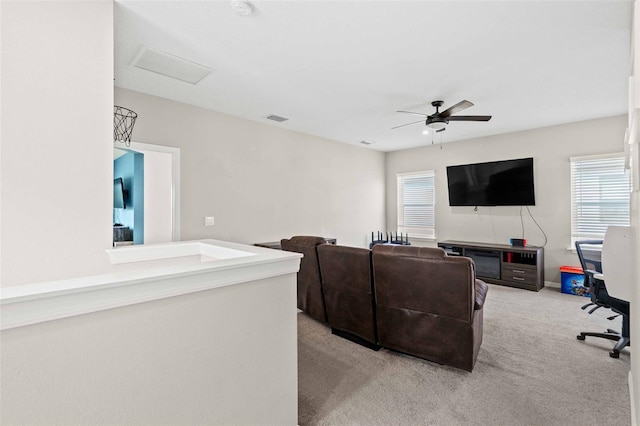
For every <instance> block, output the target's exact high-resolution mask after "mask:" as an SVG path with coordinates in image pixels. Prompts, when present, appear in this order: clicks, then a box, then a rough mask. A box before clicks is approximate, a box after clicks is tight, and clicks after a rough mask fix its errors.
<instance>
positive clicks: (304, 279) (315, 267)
mask: <svg viewBox="0 0 640 426" xmlns="http://www.w3.org/2000/svg"><path fill="white" fill-rule="evenodd" d="M326 242H327V241H326V240H325V239H324V238H322V237H311V236H295V237H291V238H290V239H283V240H280V245H281V246H282V250H286V251H293V252H297V253H302V254H303V255H304V257H303V258H302V259H301V260H300V270H299V271H298V309H300V310H302V311H304V312H306V313H307V314H308V315H309V316H311V317H312V318H314V319H315V320H317V321H321V322H324V323H326V322H327V311H326V307H325V303H324V295H323V293H322V279H321V277H320V266H319V264H318V252H317V250H316V249H317V246H318V245H320V244H325V243H326Z"/></svg>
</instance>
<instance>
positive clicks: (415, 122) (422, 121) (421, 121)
mask: <svg viewBox="0 0 640 426" xmlns="http://www.w3.org/2000/svg"><path fill="white" fill-rule="evenodd" d="M417 123H424V120H420V121H414V122H413V123H407V124H401V125H399V126H396V127H392V128H391V130H393V129H397V128H399V127H404V126H410V125H412V124H417Z"/></svg>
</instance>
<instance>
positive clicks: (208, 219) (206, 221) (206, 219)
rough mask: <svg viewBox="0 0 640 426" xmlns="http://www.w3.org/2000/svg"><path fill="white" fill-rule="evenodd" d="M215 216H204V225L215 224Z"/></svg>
mask: <svg viewBox="0 0 640 426" xmlns="http://www.w3.org/2000/svg"><path fill="white" fill-rule="evenodd" d="M213 224H214V221H213V216H205V217H204V226H213Z"/></svg>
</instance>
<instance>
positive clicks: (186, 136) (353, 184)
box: [115, 88, 386, 247]
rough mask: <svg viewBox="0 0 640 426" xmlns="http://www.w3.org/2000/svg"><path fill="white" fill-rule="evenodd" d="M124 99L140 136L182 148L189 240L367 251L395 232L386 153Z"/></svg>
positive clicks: (120, 94) (156, 101) (174, 105)
mask: <svg viewBox="0 0 640 426" xmlns="http://www.w3.org/2000/svg"><path fill="white" fill-rule="evenodd" d="M115 99H116V103H117V104H118V105H122V106H124V107H127V108H130V109H133V110H134V111H136V113H138V119H137V121H136V127H135V129H134V131H133V136H132V139H133V140H134V141H136V142H143V143H150V144H157V145H166V146H174V147H178V148H180V149H181V154H180V155H181V162H182V164H181V179H180V181H181V195H180V196H181V212H180V213H181V239H182V240H192V239H202V238H214V239H218V240H226V241H235V242H241V243H245V244H253V243H257V242H266V241H279V240H280V239H281V238H290V237H291V236H293V235H318V236H324V237H334V238H337V239H338V243H339V244H344V245H352V246H359V247H365V246H368V243H369V238H370V235H371V231H377V230H385V229H386V228H385V208H384V203H385V188H384V185H385V181H384V176H385V170H384V167H385V163H384V158H385V154H384V153H381V152H377V151H371V150H367V149H366V148H360V147H356V146H351V145H347V144H342V143H339V142H335V141H330V140H326V139H321V138H318V137H314V136H310V135H305V134H301V133H297V132H292V131H289V130H285V129H281V128H278V127H276V126H272V125H268V124H262V123H259V122H255V121H249V120H245V119H241V118H237V117H232V116H228V115H224V114H220V113H217V112H215V111H211V110H206V109H203V108H198V107H194V106H189V105H186V104H182V103H179V102H174V101H169V100H167V99H163V98H158V97H154V96H149V95H145V94H141V93H138V92H133V91H130V90H126V89H121V88H116V90H115ZM205 216H213V217H214V218H215V225H214V226H209V227H205V226H204V217H205Z"/></svg>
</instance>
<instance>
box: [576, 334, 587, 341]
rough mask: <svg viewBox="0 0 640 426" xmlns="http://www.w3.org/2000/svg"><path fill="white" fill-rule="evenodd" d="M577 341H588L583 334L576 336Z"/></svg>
mask: <svg viewBox="0 0 640 426" xmlns="http://www.w3.org/2000/svg"><path fill="white" fill-rule="evenodd" d="M576 339H578V340H584V339H586V336H583V335H582V334H578V335H577V336H576Z"/></svg>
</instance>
